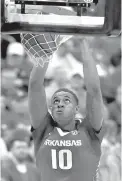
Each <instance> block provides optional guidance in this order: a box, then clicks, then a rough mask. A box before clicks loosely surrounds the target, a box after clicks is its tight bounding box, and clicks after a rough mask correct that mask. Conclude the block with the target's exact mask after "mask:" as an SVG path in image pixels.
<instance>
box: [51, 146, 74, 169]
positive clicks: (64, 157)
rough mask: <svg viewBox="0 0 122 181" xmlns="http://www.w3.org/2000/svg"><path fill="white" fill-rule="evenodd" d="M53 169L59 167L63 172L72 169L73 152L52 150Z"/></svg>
mask: <svg viewBox="0 0 122 181" xmlns="http://www.w3.org/2000/svg"><path fill="white" fill-rule="evenodd" d="M51 156H52V168H53V169H57V168H58V167H59V168H60V169H62V170H69V169H71V168H72V152H71V151H70V150H60V151H59V152H58V151H57V150H55V149H52V150H51Z"/></svg>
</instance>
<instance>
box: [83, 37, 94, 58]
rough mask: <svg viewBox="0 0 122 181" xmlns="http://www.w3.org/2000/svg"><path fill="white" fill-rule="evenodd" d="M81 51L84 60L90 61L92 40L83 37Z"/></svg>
mask: <svg viewBox="0 0 122 181" xmlns="http://www.w3.org/2000/svg"><path fill="white" fill-rule="evenodd" d="M80 42H81V43H80V51H81V57H82V60H84V61H85V60H89V59H90V58H91V56H92V51H91V47H90V38H87V37H83V38H81V40H80Z"/></svg>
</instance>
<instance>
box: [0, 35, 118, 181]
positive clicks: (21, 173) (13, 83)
mask: <svg viewBox="0 0 122 181" xmlns="http://www.w3.org/2000/svg"><path fill="white" fill-rule="evenodd" d="M90 47H91V50H92V55H93V57H94V60H95V61H96V64H97V70H98V74H99V76H100V83H101V90H102V95H103V100H104V126H105V130H106V132H105V136H104V139H103V142H102V145H101V150H102V156H101V160H100V165H99V167H100V169H99V172H98V177H97V181H120V180H121V171H120V170H121V166H120V164H121V50H120V38H113V39H112V38H107V37H90ZM1 50H2V51H1V97H0V98H1V138H0V145H1V156H0V157H1V171H2V172H1V176H2V178H1V181H19V180H21V181H40V175H39V171H38V170H37V169H36V167H35V157H34V148H33V147H34V146H33V140H32V137H31V132H30V127H31V126H30V121H29V120H30V117H29V112H28V82H29V76H30V72H31V70H32V67H33V64H32V62H31V61H30V59H29V57H28V56H27V54H26V52H25V50H24V48H23V46H22V44H21V43H20V36H19V35H16V36H14V35H13V36H10V35H5V36H3V37H2V41H1ZM83 78H84V76H83V65H82V60H81V57H80V44H79V40H78V38H76V37H72V38H71V39H69V40H68V41H67V42H65V43H64V44H62V45H61V47H60V48H59V49H58V51H57V52H56V53H55V54H54V56H53V58H52V60H51V61H50V65H49V68H48V70H47V73H46V76H45V82H44V84H45V90H46V96H47V103H48V106H49V107H50V98H51V96H52V94H53V93H54V92H55V91H56V90H57V89H58V88H61V87H66V88H70V89H72V90H73V91H74V92H75V93H76V94H77V95H78V98H79V101H80V111H79V115H77V116H78V117H84V116H85V112H86V109H85V106H86V105H85V102H86V88H85V84H84V79H83Z"/></svg>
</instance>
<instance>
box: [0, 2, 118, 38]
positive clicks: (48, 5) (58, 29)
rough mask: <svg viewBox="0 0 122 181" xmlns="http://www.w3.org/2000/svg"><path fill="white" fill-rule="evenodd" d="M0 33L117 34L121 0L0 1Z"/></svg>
mask: <svg viewBox="0 0 122 181" xmlns="http://www.w3.org/2000/svg"><path fill="white" fill-rule="evenodd" d="M1 7H2V11H1V12H2V28H1V31H2V33H9V34H12V33H14V34H15V33H20V32H22V33H27V32H33V33H41V32H43V33H47V32H51V33H57V34H80V35H81V34H87V35H88V34H90V35H91V34H95V35H108V36H110V35H112V34H113V33H114V34H115V36H118V35H120V32H121V30H120V29H121V28H120V27H121V18H120V17H121V0H2V6H1Z"/></svg>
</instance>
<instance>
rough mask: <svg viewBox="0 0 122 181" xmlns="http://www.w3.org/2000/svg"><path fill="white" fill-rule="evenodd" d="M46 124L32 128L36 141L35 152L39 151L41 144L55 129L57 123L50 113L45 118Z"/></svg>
mask: <svg viewBox="0 0 122 181" xmlns="http://www.w3.org/2000/svg"><path fill="white" fill-rule="evenodd" d="M44 119H45V120H44V124H43V125H42V124H41V125H40V126H39V127H38V128H36V129H35V128H33V127H31V133H32V139H33V141H34V147H35V152H37V150H38V149H39V147H40V145H41V143H42V142H43V140H44V138H45V137H46V136H47V135H48V134H49V133H50V132H51V131H52V130H53V129H54V127H55V122H54V120H53V118H52V116H51V114H50V113H49V112H48V113H47V115H46V116H45V118H44Z"/></svg>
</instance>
